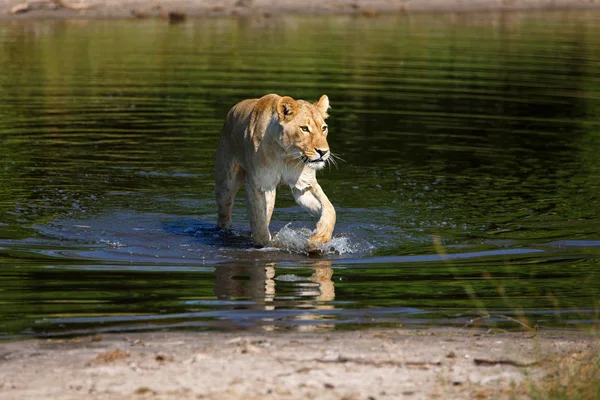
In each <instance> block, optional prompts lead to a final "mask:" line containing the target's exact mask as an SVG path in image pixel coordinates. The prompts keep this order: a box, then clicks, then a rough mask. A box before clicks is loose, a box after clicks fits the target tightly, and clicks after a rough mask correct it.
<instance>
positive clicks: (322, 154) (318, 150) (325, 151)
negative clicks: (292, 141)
mask: <svg viewBox="0 0 600 400" xmlns="http://www.w3.org/2000/svg"><path fill="white" fill-rule="evenodd" d="M315 151H316V152H317V153H319V156H321V157H323V156H324V155H325V154H327V152H328V151H329V150H321V149H317V148H315Z"/></svg>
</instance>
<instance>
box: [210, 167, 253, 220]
mask: <svg viewBox="0 0 600 400" xmlns="http://www.w3.org/2000/svg"><path fill="white" fill-rule="evenodd" d="M215 175H216V179H215V194H216V197H217V210H218V218H217V228H230V227H231V210H232V209H233V201H234V200H235V195H236V194H237V192H238V191H239V190H240V187H241V186H242V183H243V182H244V179H245V177H246V171H244V169H243V168H242V167H241V166H240V165H239V164H238V163H237V162H235V161H229V162H224V163H219V162H217V166H216V170H215Z"/></svg>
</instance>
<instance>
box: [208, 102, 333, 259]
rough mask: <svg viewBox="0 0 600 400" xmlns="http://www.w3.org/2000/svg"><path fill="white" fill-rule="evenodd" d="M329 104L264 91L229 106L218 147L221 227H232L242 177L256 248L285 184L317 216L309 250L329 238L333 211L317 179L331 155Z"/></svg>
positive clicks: (267, 238) (266, 234) (266, 240)
mask: <svg viewBox="0 0 600 400" xmlns="http://www.w3.org/2000/svg"><path fill="white" fill-rule="evenodd" d="M329 108H330V107H329V98H328V97H327V96H326V95H323V96H321V98H320V99H319V101H317V102H316V103H315V104H311V103H309V102H307V101H304V100H294V99H292V98H291V97H287V96H286V97H281V96H278V95H276V94H268V95H266V96H264V97H261V98H260V99H250V100H244V101H241V102H240V103H238V104H236V105H235V106H233V108H232V109H231V110H230V111H229V113H228V114H227V118H226V119H225V123H224V125H223V130H222V131H221V137H220V139H219V145H218V147H217V161H216V168H215V169H216V190H215V192H216V196H217V206H218V212H219V217H218V221H217V226H218V227H219V228H228V227H230V226H231V210H232V207H233V200H234V198H235V195H236V193H237V191H238V190H239V188H240V186H241V185H242V182H244V181H245V182H246V197H247V207H248V214H249V217H250V225H251V227H252V240H253V242H254V245H255V246H256V247H263V246H265V245H267V244H268V243H269V242H270V241H271V234H270V233H269V222H270V221H271V215H272V214H273V208H274V206H275V189H276V188H277V186H278V185H280V184H286V185H289V187H290V188H291V189H292V193H293V195H294V199H295V200H296V202H297V203H298V204H299V205H301V206H302V207H303V208H304V209H305V210H307V211H308V212H309V213H311V214H312V215H320V218H319V221H318V223H317V227H316V229H315V230H314V231H313V234H312V236H311V237H310V239H309V242H308V250H309V251H310V250H315V249H317V248H318V245H319V244H320V243H326V242H329V241H330V240H331V235H332V233H333V228H334V226H335V209H334V208H333V205H332V204H331V202H330V201H329V199H328V198H327V196H326V195H325V193H324V192H323V189H321V186H319V184H318V183H317V178H316V172H317V170H319V169H321V168H323V167H324V166H325V163H326V162H327V160H329V159H330V157H331V152H330V151H329V145H328V144H327V133H328V132H327V125H326V124H325V119H326V118H327V116H328V115H327V109H329Z"/></svg>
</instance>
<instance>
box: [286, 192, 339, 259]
mask: <svg viewBox="0 0 600 400" xmlns="http://www.w3.org/2000/svg"><path fill="white" fill-rule="evenodd" d="M292 192H293V193H294V198H295V199H296V202H297V203H298V204H300V205H301V206H302V207H303V208H304V209H306V210H307V211H308V212H310V213H311V214H313V215H319V214H320V217H319V221H318V222H317V227H316V229H315V230H314V231H313V234H312V236H311V237H310V239H309V240H308V247H309V250H310V249H314V248H316V247H318V245H319V244H321V243H327V242H329V241H330V240H331V236H332V235H333V229H334V227H335V220H336V215H335V208H333V204H331V202H330V201H329V199H328V198H327V195H326V194H325V192H323V189H322V188H321V186H320V185H319V184H318V183H316V182H315V183H314V184H313V185H312V187H311V188H310V189H308V190H306V191H300V190H297V189H293V190H292Z"/></svg>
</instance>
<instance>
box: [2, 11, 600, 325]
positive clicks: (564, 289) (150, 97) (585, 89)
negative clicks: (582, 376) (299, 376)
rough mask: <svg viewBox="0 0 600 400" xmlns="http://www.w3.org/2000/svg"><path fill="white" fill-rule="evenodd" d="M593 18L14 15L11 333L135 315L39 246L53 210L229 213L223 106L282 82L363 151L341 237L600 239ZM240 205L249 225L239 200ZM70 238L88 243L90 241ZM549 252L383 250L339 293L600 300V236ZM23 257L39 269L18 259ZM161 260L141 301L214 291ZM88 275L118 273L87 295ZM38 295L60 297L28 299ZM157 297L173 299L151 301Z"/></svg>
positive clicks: (10, 46)
mask: <svg viewBox="0 0 600 400" xmlns="http://www.w3.org/2000/svg"><path fill="white" fill-rule="evenodd" d="M598 17H600V15H599V14H598V13H595V12H590V11H586V12H585V13H583V12H581V13H580V12H566V13H508V14H483V15H462V16H455V15H448V16H439V15H438V16H392V17H380V18H354V17H333V18H330V17H319V18H316V17H295V18H270V19H260V20H255V19H213V20H198V21H191V22H189V23H186V24H183V25H177V26H169V25H166V24H163V23H162V22H157V21H135V22H116V21H54V22H48V21H46V22H37V21H32V22H11V23H7V24H4V25H2V26H0V70H1V71H3V73H2V74H0V182H1V184H0V239H2V240H5V241H7V243H8V242H10V243H9V244H6V245H5V246H6V248H5V249H2V245H1V244H0V255H2V257H3V258H2V259H0V267H1V268H2V272H0V275H1V276H2V277H3V278H5V279H3V280H2V282H3V283H2V284H0V302H1V304H4V305H3V306H0V308H3V309H4V310H5V311H3V314H4V315H7V317H6V318H7V320H10V321H13V322H11V324H12V323H15V325H10V326H12V328H10V329H8V331H10V332H13V333H14V332H19V331H21V330H23V329H25V328H24V327H28V326H31V324H32V323H33V322H32V321H37V320H38V319H39V318H41V317H42V316H44V315H58V314H61V315H62V314H69V315H70V314H73V313H74V314H77V315H84V314H85V315H87V313H96V312H104V313H106V314H107V315H116V314H118V313H123V312H129V311H131V310H130V309H129V307H130V305H127V306H125V305H124V303H122V302H118V301H116V300H115V297H114V296H117V297H118V295H119V286H118V285H117V283H116V281H115V280H113V278H111V275H107V274H105V273H97V274H91V273H89V272H82V273H81V275H78V276H79V278H74V279H79V280H77V281H76V283H74V285H73V286H69V285H68V284H67V282H68V280H69V279H70V278H69V277H70V275H71V274H72V273H73V271H72V270H71V269H69V270H67V272H66V273H64V274H62V273H60V274H59V273H57V272H47V271H46V272H44V271H45V268H46V267H48V266H49V265H50V264H53V263H54V264H58V265H59V266H64V265H69V266H70V265H75V266H77V265H81V266H82V267H84V266H85V265H86V264H85V263H84V262H81V261H80V260H78V259H75V260H66V259H65V258H64V257H63V258H60V259H59V260H56V257H54V256H52V255H47V253H45V252H40V251H34V250H38V249H34V248H33V247H34V244H33V242H31V241H28V240H29V239H39V238H40V237H44V235H43V234H40V230H39V227H40V226H42V227H45V226H48V225H49V224H51V223H53V222H54V221H56V220H61V219H65V218H69V219H73V220H75V221H77V220H81V221H83V222H82V224H85V221H86V218H89V217H90V216H100V217H99V218H110V215H111V213H113V212H115V211H118V210H129V211H131V212H135V213H139V214H141V213H155V214H156V215H159V216H160V215H163V216H166V215H171V216H190V215H192V216H199V217H201V218H203V219H204V220H206V221H212V220H214V213H215V210H214V201H213V194H212V192H213V186H212V185H213V175H212V169H213V163H212V159H213V156H214V149H215V146H216V140H217V136H218V133H219V130H220V126H221V123H222V120H223V117H224V115H225V114H226V112H227V110H228V109H229V108H230V107H231V106H232V105H233V104H235V103H236V102H237V101H239V100H241V99H244V98H249V97H257V96H261V95H263V94H265V93H269V92H277V93H279V94H287V95H292V96H294V97H297V98H305V99H315V100H316V99H317V98H318V97H319V96H320V95H321V94H323V93H326V94H328V95H329V97H330V99H331V102H332V107H333V108H332V110H331V118H330V119H329V120H328V122H329V125H330V127H331V139H330V142H331V143H330V144H331V146H332V150H333V151H334V152H336V153H339V154H340V155H341V156H342V157H343V158H344V159H345V161H346V162H345V163H343V164H342V165H341V166H340V167H339V168H338V169H333V170H331V171H325V172H324V173H323V174H321V177H320V181H321V182H322V186H323V187H324V188H325V190H326V192H327V193H328V194H329V197H330V198H331V200H332V202H333V203H334V205H335V206H336V207H337V208H338V213H339V217H340V218H339V224H338V232H340V233H342V234H353V235H356V237H358V238H360V239H364V240H367V241H369V242H370V243H372V244H373V245H374V246H375V250H374V251H373V252H372V255H375V256H377V255H380V256H399V255H405V254H415V255H418V254H435V253H438V252H440V251H444V252H459V251H475V250H483V249H494V248H504V247H507V248H512V247H519V246H539V245H544V246H545V245H546V244H547V243H549V242H561V241H565V240H586V239H589V240H598V239H599V237H598V229H597V226H598V222H599V217H598V215H599V209H600V207H599V200H598V199H599V198H600V190H599V189H600V187H599V183H598V182H600V179H599V178H600V160H599V158H598V156H597V154H598V153H599V150H600V136H599V135H598V131H599V129H600V80H599V79H598V76H600V28H598V26H600V25H599V24H598V23H597V22H598V21H597V20H598ZM556 32H560V35H558V34H556ZM285 192H286V191H285V190H282V191H280V193H281V194H280V195H279V198H278V203H277V206H278V208H279V209H278V210H276V214H275V219H277V220H278V221H279V222H280V224H285V223H286V222H288V221H290V220H291V221H307V220H309V218H308V217H307V216H306V215H304V214H302V213H295V212H290V213H285V212H282V210H285V209H287V208H289V207H291V206H293V205H294V203H293V201H292V200H291V197H290V196H289V195H288V194H285ZM278 212H279V213H278ZM105 216H108V217H105ZM236 220H237V222H238V224H239V225H240V226H242V227H244V226H247V222H245V221H246V220H245V216H244V211H243V201H242V200H241V199H240V201H239V202H238V211H237V214H236ZM119 223H123V221H118V220H115V221H114V224H116V225H118V224H119ZM244 224H246V225H244ZM436 237H439V238H440V239H439V243H436V239H434V238H436ZM63 239H64V238H63ZM83 239H86V237H85V236H84V237H83ZM87 239H88V242H89V238H87ZM151 239H152V237H151ZM65 242H66V244H65ZM83 242H85V240H83ZM88 242H85V246H90V244H89V243H88ZM15 243H17V244H18V245H15ZM61 243H62V244H61V246H62V245H65V246H67V247H69V246H70V247H72V248H74V249H78V248H79V247H80V246H83V245H82V244H80V242H78V241H77V240H76V239H75V238H70V239H64V240H62V242H61ZM157 245H160V243H157ZM36 246H41V247H42V248H43V250H53V249H52V248H51V246H52V245H51V244H47V243H46V244H44V245H39V244H36ZM44 246H46V247H44ZM47 247H49V248H47ZM550 248H551V249H553V250H552V251H550V253H549V254H545V255H544V256H532V262H531V263H517V264H514V265H513V264H512V263H511V262H510V261H506V260H504V259H499V260H497V259H487V260H480V261H478V262H476V263H472V264H470V263H462V262H461V263H458V262H454V263H453V264H451V265H449V264H447V263H443V262H438V263H433V264H429V265H427V266H424V265H422V264H419V265H417V266H414V267H413V268H409V267H407V266H406V265H403V264H400V263H391V264H390V265H386V266H385V267H382V266H377V267H376V266H373V265H369V264H368V260H366V261H365V264H364V268H362V269H360V268H359V269H356V270H354V269H348V270H344V271H343V272H339V273H337V272H336V273H335V274H334V277H335V276H337V277H339V278H342V281H335V280H334V282H336V290H335V301H336V302H341V303H340V304H337V303H335V304H337V305H336V307H337V308H341V309H352V308H357V309H358V308H377V307H379V308H385V307H414V308H418V309H426V310H430V309H435V310H437V309H444V308H448V309H454V308H462V309H472V310H479V309H508V310H518V309H528V310H535V309H539V310H541V309H558V310H568V309H585V310H594V309H596V308H597V299H596V295H595V293H596V289H597V288H598V286H600V285H599V282H598V278H597V275H596V274H595V273H594V269H595V266H596V265H597V263H598V250H596V249H597V248H598V246H596V247H589V246H588V247H585V248H581V249H577V250H569V251H565V252H560V251H558V250H556V251H555V250H554V249H555V247H550ZM545 249H548V248H545ZM365 256H366V257H368V256H369V255H365ZM23 260H35V264H34V265H33V266H32V265H30V264H29V261H28V262H26V263H24V261H23ZM105 261H106V260H104V259H102V258H101V257H100V258H99V259H97V260H95V262H99V263H102V262H105ZM111 261H113V262H114V261H115V260H111ZM117 261H118V260H117ZM121 261H124V260H121ZM15 266H26V267H27V268H30V267H31V268H33V269H32V270H35V269H36V266H37V267H38V268H39V271H38V272H36V273H35V274H33V275H21V274H19V273H16V274H15V273H14V270H13V268H14V267H15ZM122 269H125V267H123V268H122ZM414 271H419V272H418V274H417V275H415V272H414ZM425 271H426V272H425ZM122 273H123V274H125V272H122ZM11 274H13V275H11ZM28 274H29V273H28ZM40 274H42V275H40ZM44 274H50V275H48V276H51V279H49V278H44ZM11 276H12V278H10V279H9V277H11ZM156 276H160V279H161V280H163V281H164V285H165V286H164V291H161V290H160V289H158V288H157V287H155V286H154V285H153V284H150V283H148V282H150V281H148V282H145V281H144V282H141V283H140V286H139V287H134V286H135V285H134V283H132V285H134V286H131V287H128V290H130V291H131V292H132V293H138V294H139V293H140V292H144V293H148V296H149V297H147V298H145V297H144V296H141V297H140V296H138V295H135V296H133V298H134V300H132V303H131V307H134V309H135V312H139V313H141V314H148V313H149V314H153V313H157V312H158V310H163V309H169V310H171V311H172V312H183V311H185V310H188V309H187V308H186V307H187V306H185V305H184V303H183V302H182V300H181V299H180V297H179V294H180V290H183V292H182V293H181V294H182V295H185V296H191V297H194V296H196V297H198V296H199V297H201V298H212V299H215V298H216V297H218V295H217V293H218V292H219V290H218V288H214V287H213V281H214V280H215V279H216V278H215V277H214V276H213V274H210V273H203V274H200V275H199V276H195V277H194V278H193V279H192V281H193V284H190V285H189V287H188V286H186V287H185V289H182V288H181V287H180V286H179V285H180V282H179V281H177V280H176V279H175V278H170V277H168V276H165V275H164V274H163V275H161V274H160V273H158V275H156ZM122 279H123V280H125V279H127V280H129V279H131V277H130V276H128V275H127V276H126V275H123V277H122ZM153 279H154V278H153ZM156 279H158V278H156ZM231 279H233V278H231ZM90 281H98V282H100V283H99V284H101V286H102V289H99V288H98V287H95V286H94V290H93V291H92V292H86V285H85V283H86V282H90ZM36 282H37V283H38V284H39V283H40V282H46V283H49V282H56V284H57V288H56V289H52V290H47V288H46V289H43V290H42V289H41V288H40V287H39V286H36V285H35V283H36ZM132 282H137V281H135V280H134V281H132ZM32 283H33V285H30V284H32ZM61 285H62V286H61ZM286 285H288V286H289V285H291V284H280V285H279V288H280V289H281V288H284V289H285V288H286V287H288V286H286ZM92 286H93V285H92ZM225 286H226V285H225ZM260 286H261V285H260V284H259V287H260ZM44 287H46V286H44ZM289 287H295V286H294V285H291V286H289ZM80 291H81V292H82V293H83V294H82V293H81V292H80ZM36 293H44V296H43V298H40V299H39V301H37V302H34V303H32V302H31V296H35V294H36ZM160 293H163V294H164V295H165V297H164V298H163V300H159V299H157V298H155V297H152V295H153V294H160ZM284 293H286V292H285V291H284ZM142 297H143V298H144V300H142V299H141V298H142ZM242 297H243V296H242ZM292 297H293V296H292ZM309 297H310V296H309ZM313 297H314V296H313ZM236 298H237V297H236ZM25 299H26V300H25ZM57 299H59V300H60V299H63V300H65V301H66V302H64V303H63V302H58V303H57V302H55V301H53V300H57ZM94 299H96V300H97V301H98V304H97V305H96V307H90V303H89V301H92V302H93V301H94ZM82 300H85V302H81V301H82ZM312 300H313V301H316V302H318V303H319V304H322V303H323V304H329V303H331V304H334V299H329V300H315V298H313V299H312ZM107 302H108V303H107ZM109 303H110V304H109ZM31 304H36V306H35V309H32V308H30V307H31ZM278 307H281V308H285V307H289V308H298V307H299V306H298V304H296V303H294V302H293V301H292V302H290V303H286V302H285V301H280V302H279V303H278ZM214 308H215V306H214V305H210V306H206V309H211V310H212V309H214ZM436 312H437V311H436ZM446 314H447V313H446V312H445V311H440V312H439V313H437V314H435V317H432V318H433V319H436V318H441V316H443V315H446ZM561 318H562V317H560V316H559V317H558V319H559V320H560V319H561ZM596 319H597V318H596ZM18 320H19V321H28V322H26V323H25V322H23V323H22V322H14V321H18Z"/></svg>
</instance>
